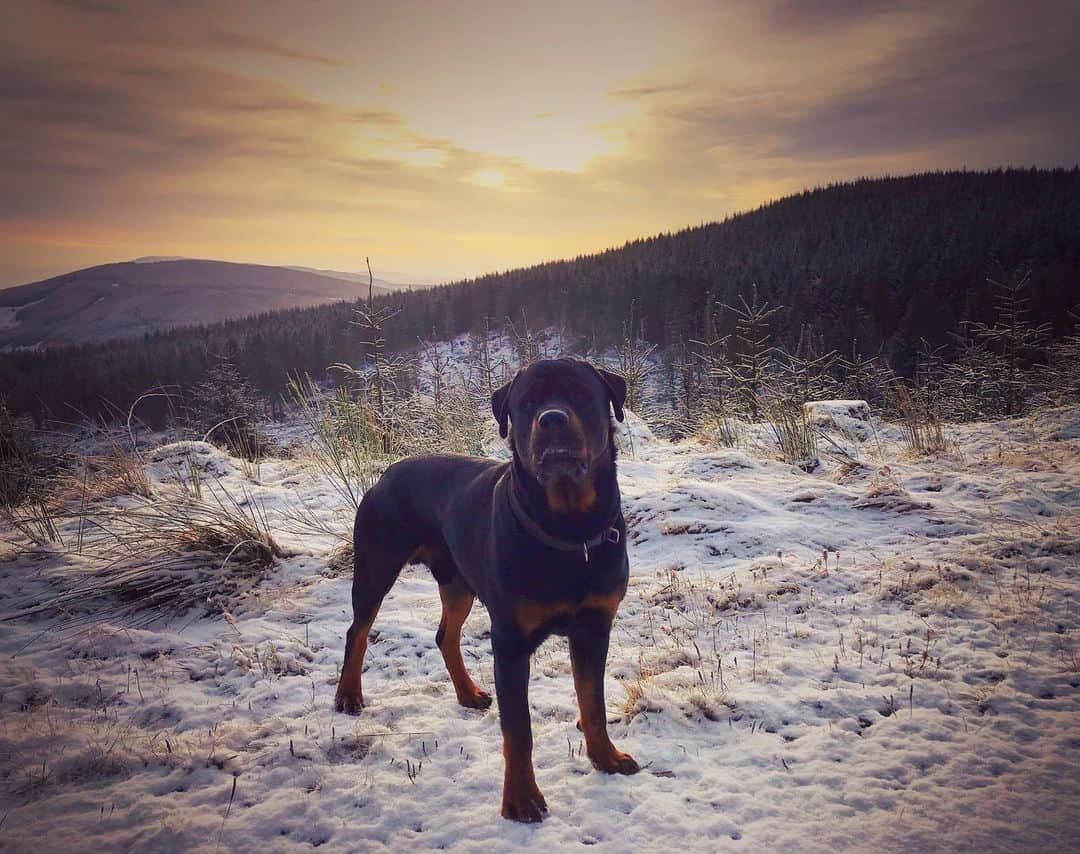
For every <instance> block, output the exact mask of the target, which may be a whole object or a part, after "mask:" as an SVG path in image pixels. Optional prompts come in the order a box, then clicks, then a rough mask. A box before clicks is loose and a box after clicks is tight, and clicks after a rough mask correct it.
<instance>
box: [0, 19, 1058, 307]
mask: <svg viewBox="0 0 1080 854" xmlns="http://www.w3.org/2000/svg"><path fill="white" fill-rule="evenodd" d="M4 5H5V9H4V18H5V24H4V27H3V28H0V116H2V117H3V121H2V124H0V127H2V129H3V130H2V132H0V185H2V187H3V192H2V193H0V287H4V286H9V285H16V284H22V283H25V282H29V281H34V280H37V279H41V278H45V277H47V276H51V275H56V274H58V273H61V272H66V271H68V270H71V269H76V268H80V267H86V266H90V265H93V264H99V263H105V262H109V261H117V260H126V259H130V258H134V257H138V256H142V255H183V256H190V257H199V258H217V259H222V260H230V261H250V262H257V263H266V264H302V265H307V266H312V267H324V268H333V269H339V270H358V269H361V268H362V267H363V259H364V257H365V256H371V258H372V263H373V265H374V267H375V270H376V274H378V273H379V271H380V270H387V271H402V272H408V273H411V274H414V275H416V276H418V277H424V278H434V279H438V280H450V279H456V278H460V277H464V276H472V275H477V274H481V273H485V272H490V271H494V270H502V269H507V268H511V267H518V266H522V265H527V264H531V263H535V262H539V261H543V260H550V259H556V258H563V257H568V256H573V255H578V254H581V253H586V252H592V251H596V250H600V249H604V248H607V247H610V246H617V245H621V244H622V243H624V242H625V241H627V240H631V239H635V238H637V237H642V236H649V235H653V234H656V233H659V232H663V231H671V230H675V229H679V228H683V227H686V226H689V225H696V224H699V223H702V222H708V221H713V220H716V219H721V218H723V217H724V216H726V215H728V214H731V213H737V212H739V211H743V210H747V209H752V208H755V207H757V206H758V205H760V204H762V203H764V202H767V201H770V200H772V199H776V198H779V197H782V196H784V195H787V194H789V193H792V192H797V191H799V190H802V189H804V188H807V187H813V186H819V185H822V184H827V183H831V182H834V181H840V180H847V179H852V178H856V177H860V176H864V175H871V176H877V175H887V174H893V175H896V174H904V173H910V172H916V171H923V170H927V169H951V168H988V167H995V166H1007V165H1016V166H1030V165H1038V166H1072V165H1075V164H1077V163H1078V162H1080V97H1077V94H1076V93H1077V92H1078V91H1080V63H1078V62H1077V61H1076V53H1077V49H1078V46H1080V15H1077V14H1075V5H1074V4H1072V3H1069V2H1056V3H1052V2H1040V0H1028V1H1027V2H1023V3H1020V2H1013V0H1008V2H999V1H998V0H991V2H982V0H956V2H952V1H951V0H950V2H942V0H938V2H922V0H895V2H883V0H869V2H862V3H856V2H849V0H822V1H821V2H811V0H754V2H749V0H733V2H709V3H706V2H694V1H693V0H688V2H680V0H665V2H655V3H653V2H647V0H635V2H607V0H597V2H592V1H591V0H577V2H561V0H553V1H552V2H545V3H517V2H501V3H487V2H465V3H451V2H412V0H394V2H386V3H378V2H356V0H351V2H344V0H341V2H339V0H308V2H276V0H263V2H247V3H241V2H202V0H169V2H164V1H163V2H157V0H140V2H130V3H129V2H123V0H48V2H35V1H34V0H21V2H12V3H5V4H4ZM1070 6H1072V12H1071V13H1070V11H1069V7H1070Z"/></svg>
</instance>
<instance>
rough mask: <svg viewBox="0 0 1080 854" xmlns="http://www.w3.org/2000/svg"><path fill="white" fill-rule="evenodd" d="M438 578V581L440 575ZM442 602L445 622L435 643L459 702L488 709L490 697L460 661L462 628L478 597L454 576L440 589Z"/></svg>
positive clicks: (460, 579) (440, 586) (471, 706)
mask: <svg viewBox="0 0 1080 854" xmlns="http://www.w3.org/2000/svg"><path fill="white" fill-rule="evenodd" d="M433 569H434V568H433ZM443 577H445V575H444V576H443ZM436 578H437V579H438V578H439V574H438V573H436ZM439 598H440V599H442V620H441V621H440V622H439V630H438V632H436V633H435V643H436V645H437V646H438V647H439V651H440V652H441V653H442V656H443V661H445V662H446V669H447V671H449V673H450V679H451V681H452V682H453V683H454V692H455V693H456V694H457V699H458V702H459V703H460V704H461V705H463V706H465V707H467V708H470V709H486V708H487V707H488V706H490V705H491V695H490V694H489V693H487V692H486V691H481V690H480V689H479V688H478V687H476V683H475V682H473V680H472V677H471V676H469V673H468V671H467V670H466V669H465V660H464V659H463V658H462V657H461V627H462V626H463V625H464V624H465V619H466V618H467V617H468V616H469V612H470V611H471V610H472V606H473V600H474V599H475V598H476V597H475V595H474V594H473V592H472V590H470V589H469V587H468V585H466V584H465V582H464V581H463V580H462V578H461V576H460V575H457V574H456V573H455V574H454V576H453V578H452V580H450V581H448V582H446V583H442V584H440V585H439Z"/></svg>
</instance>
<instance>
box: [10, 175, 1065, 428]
mask: <svg viewBox="0 0 1080 854" xmlns="http://www.w3.org/2000/svg"><path fill="white" fill-rule="evenodd" d="M178 263H182V262H178ZM1018 266H1023V267H1024V269H1027V270H1030V272H1031V278H1030V285H1029V286H1028V288H1027V290H1026V292H1025V298H1026V299H1027V301H1028V305H1029V307H1030V309H1031V317H1030V319H1031V321H1032V322H1033V323H1036V324H1038V323H1047V324H1049V327H1050V329H1051V331H1052V333H1053V334H1055V335H1058V336H1061V335H1065V334H1068V333H1069V332H1070V331H1071V330H1072V324H1073V319H1072V317H1071V316H1070V311H1074V310H1075V309H1076V307H1077V306H1078V305H1080V169H1076V168H1073V169H1056V170H1039V169H1028V170H1016V169H1011V170H997V171H993V172H948V173H928V174H923V175H913V176H909V177H903V178H882V179H866V180H860V181H855V182H852V183H846V184H838V185H834V186H830V187H825V188H820V189H815V190H810V191H807V192H804V193H800V194H798V195H795V196H791V197H788V198H785V199H781V200H779V201H776V202H773V203H770V204H767V205H764V206H762V207H761V208H759V209H758V210H755V211H751V212H749V213H745V214H740V215H738V216H733V217H730V218H728V219H726V220H724V221H723V222H717V223H712V224H709V225H703V226H698V227H695V228H689V229H686V230H685V231H681V232H678V233H675V234H665V235H660V236H657V237H653V238H650V239H647V240H638V241H634V242H631V243H628V244H626V245H625V246H623V247H621V248H618V249H612V250H608V251H606V252H602V253H599V254H596V255H589V256H583V257H580V258H576V259H573V260H567V261H558V262H551V263H547V264H541V265H537V266H534V267H529V268H525V269H521V270H512V271H508V272H505V273H499V274H493V275H489V276H484V277H481V278H478V279H474V280H471V281H465V282H459V283H456V284H450V285H443V286H439V287H435V288H428V289H424V290H410V291H402V292H395V293H391V294H387V295H385V296H384V297H382V299H383V300H384V301H385V302H386V303H387V305H388V307H392V308H393V309H395V310H396V313H394V315H393V318H392V319H391V320H390V321H389V322H388V323H387V324H386V326H385V329H384V335H385V339H386V344H387V347H388V349H389V350H391V351H394V350H404V349H407V348H410V347H414V346H415V345H416V342H417V338H418V337H420V336H423V337H424V338H427V339H449V338H451V337H453V336H455V335H459V334H461V333H464V332H468V331H475V330H479V329H482V328H483V327H484V326H485V324H490V325H491V326H500V325H501V324H503V323H504V322H505V321H506V319H507V318H512V319H513V320H514V321H515V323H518V324H520V323H521V321H522V319H523V318H524V319H525V320H526V321H527V323H528V325H529V326H530V327H532V328H533V329H539V328H545V327H549V326H553V327H558V328H560V329H562V330H563V331H564V332H565V333H566V334H567V335H568V336H569V337H570V338H574V339H577V341H578V342H579V343H581V345H582V346H583V347H585V348H588V347H594V348H604V347H608V346H610V345H612V344H614V343H616V342H618V341H620V340H621V339H622V337H623V335H624V331H625V324H626V322H627V321H628V319H630V318H631V317H633V318H634V320H635V331H636V332H640V333H641V334H643V336H644V337H645V338H646V339H648V340H649V341H650V342H652V343H654V344H656V345H658V346H659V347H661V348H664V347H669V346H671V347H675V348H683V349H684V350H690V349H692V348H693V347H694V346H696V345H694V344H693V342H695V341H703V340H719V339H722V337H723V336H724V335H727V334H729V333H731V332H732V330H733V326H734V319H733V312H732V311H731V310H730V309H727V308H725V306H731V305H737V304H738V303H739V299H740V298H742V297H746V298H748V299H749V294H750V292H751V287H752V286H753V285H755V284H756V285H757V286H758V292H759V294H760V296H761V298H762V299H764V300H766V301H768V302H769V303H771V304H773V305H777V306H781V307H782V308H781V310H780V311H778V312H777V313H776V314H775V315H773V316H772V317H771V319H770V321H769V323H770V327H771V328H770V332H771V334H772V340H773V341H775V342H776V343H778V344H782V345H786V346H789V347H792V346H794V342H795V341H796V340H798V339H799V337H800V335H802V334H803V333H805V332H809V333H810V338H812V340H813V341H814V342H815V345H816V346H817V347H818V348H822V349H836V350H838V351H839V352H841V353H845V354H851V353H852V351H853V350H858V351H859V352H860V353H862V354H865V355H878V354H880V355H881V356H882V358H883V359H886V360H887V361H888V362H889V363H890V365H891V366H892V367H893V368H894V369H895V370H896V371H898V372H900V373H902V374H910V373H911V372H912V371H913V366H914V361H915V353H916V351H917V349H918V348H919V347H920V346H921V343H920V342H922V341H923V340H926V341H927V342H929V343H930V344H931V345H935V346H936V345H947V346H953V345H954V344H955V338H954V337H953V333H957V332H960V331H961V330H962V329H963V324H964V323H965V322H969V321H985V322H991V321H992V320H993V317H994V311H995V309H994V291H993V288H992V287H991V286H990V285H989V284H988V277H999V278H1000V277H1001V276H1003V275H1007V274H1008V271H1011V270H1013V269H1014V268H1016V267H1018ZM316 278H317V277H316ZM334 287H340V283H337V284H335V286H334ZM260 308H264V309H269V308H271V306H270V305H269V304H263V305H261V306H260ZM248 310H249V311H250V310H252V309H251V308H249V309H248ZM255 310H258V309H255ZM235 313H236V314H240V313H243V312H241V311H237V312H235ZM352 319H353V318H352V312H351V306H350V305H348V304H346V303H337V304H332V305H323V306H316V307H313V308H306V309H292V310H289V311H284V312H273V313H266V314H263V315H261V316H259V317H251V318H245V319H242V320H232V321H227V322H224V323H220V324H215V325H212V326H205V327H198V328H184V329H175V330H172V331H168V332H164V333H160V334H157V335H154V336H151V337H149V338H147V339H145V340H139V341H118V342H112V343H109V344H103V345H97V344H95V345H89V346H85V347H79V348H62V349H54V350H51V351H49V352H47V353H32V352H20V353H9V354H7V355H2V354H0V387H4V388H7V389H9V392H8V398H9V403H10V405H11V406H12V407H13V408H14V409H16V410H18V411H33V412H36V413H38V414H45V413H49V412H59V411H61V410H64V409H68V408H70V406H77V407H78V408H79V409H80V410H81V411H83V412H95V411H100V406H101V405H100V400H101V399H102V398H108V399H110V400H112V401H114V402H116V403H118V404H123V403H124V402H126V401H130V400H133V399H134V398H135V397H136V396H138V395H139V394H140V393H142V392H143V391H145V390H146V389H147V388H150V387H151V386H156V385H166V386H171V387H177V388H180V389H184V388H190V387H191V386H192V385H194V384H195V383H197V382H199V381H200V380H201V379H202V378H203V376H204V374H205V371H206V370H207V367H208V366H209V365H211V364H213V363H214V354H218V353H223V352H226V350H228V351H229V352H230V353H231V354H232V357H233V360H234V361H235V362H236V364H237V365H238V367H239V368H240V369H241V371H243V372H244V373H245V374H246V375H247V377H248V378H249V379H250V380H251V381H252V383H253V384H254V385H255V386H256V387H257V388H258V389H260V390H261V391H262V392H264V393H265V394H267V395H269V396H275V397H276V396H277V395H278V394H280V392H281V390H282V389H283V387H284V384H285V381H286V376H287V374H288V373H290V372H296V371H300V372H308V373H312V374H315V375H321V374H322V373H323V372H324V371H325V369H326V367H327V366H328V365H330V364H333V363H336V362H347V363H351V364H355V363H356V362H357V361H358V360H359V359H361V358H362V357H363V353H364V347H363V342H362V341H361V340H360V339H359V337H358V333H357V330H356V328H355V326H352V325H351V324H350V320H352ZM187 320H189V321H190V322H193V323H194V322H198V319H197V318H190V317H189V318H187ZM638 324H640V325H638ZM945 356H946V357H948V353H947V352H946V353H945Z"/></svg>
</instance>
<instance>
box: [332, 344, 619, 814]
mask: <svg viewBox="0 0 1080 854" xmlns="http://www.w3.org/2000/svg"><path fill="white" fill-rule="evenodd" d="M625 400H626V383H625V382H624V381H623V379H622V378H621V377H619V376H617V375H615V374H612V373H609V372H607V371H604V370H600V369H597V368H594V367H592V366H591V365H589V364H588V363H586V362H582V361H577V360H573V359H558V360H552V361H542V362H536V363H534V364H532V365H530V366H529V367H527V368H525V369H523V370H522V371H520V372H519V373H518V375H517V376H516V377H515V378H514V380H513V381H512V382H510V383H507V384H506V385H505V386H503V387H502V388H500V389H499V390H498V391H496V392H495V394H494V395H492V398H491V407H492V410H493V411H494V413H495V417H496V418H497V419H498V422H499V432H500V434H501V435H502V436H503V437H505V436H506V435H507V433H508V431H509V432H510V437H511V439H510V441H511V447H512V449H513V461H512V462H509V463H498V462H495V461H493V460H486V459H480V458H477V457H462V456H429V457H415V458H412V459H406V460H402V461H400V462H398V463H395V464H394V465H392V466H391V467H390V468H389V469H387V471H386V474H384V475H383V476H382V479H381V480H380V481H379V482H378V484H376V485H375V486H374V487H373V488H372V489H371V490H370V491H369V492H368V493H367V494H366V495H365V496H364V500H363V501H362V502H361V503H360V509H359V511H358V512H357V514H356V524H355V527H354V529H353V542H354V546H355V558H354V570H353V588H352V599H353V623H352V626H351V627H350V629H349V632H348V635H347V637H346V641H345V664H344V667H343V669H342V673H341V681H340V682H339V683H338V689H337V700H336V702H337V708H338V710H339V711H345V712H348V713H350V714H357V713H358V712H359V711H360V709H361V707H362V706H363V705H364V696H363V692H362V690H361V687H360V681H361V678H360V677H361V673H362V671H363V665H364V653H365V652H366V650H367V641H368V632H369V631H370V629H371V624H372V621H373V620H374V619H375V614H376V613H377V612H378V610H379V605H380V603H381V602H382V599H383V597H384V596H385V595H386V593H387V591H388V590H389V589H390V586H391V585H392V584H393V583H394V580H395V579H396V578H397V576H398V573H399V572H400V571H401V568H402V566H403V565H404V564H405V563H406V562H409V561H421V562H423V563H426V564H427V565H428V566H429V567H430V568H431V571H432V573H433V574H434V576H435V579H436V581H438V583H439V595H440V597H441V598H442V621H441V622H440V623H439V630H438V632H437V634H436V635H435V642H436V644H437V645H438V647H439V649H440V650H441V651H442V654H443V658H444V660H445V661H446V669H447V670H448V671H450V678H451V679H452V680H453V683H454V690H455V692H456V693H457V699H458V702H459V703H461V704H462V705H463V706H469V707H473V708H486V707H488V706H490V705H491V697H490V695H488V694H487V693H485V692H484V691H481V690H480V689H479V688H478V687H477V686H476V684H475V683H474V682H473V680H472V679H471V678H470V676H469V674H468V672H466V670H465V663H464V661H463V660H462V657H461V647H460V641H461V627H462V624H463V623H464V622H465V618H466V617H467V616H468V614H469V611H470V609H471V608H472V605H473V599H474V597H475V596H479V597H480V601H481V602H483V603H484V605H485V606H486V607H487V610H488V613H489V614H490V616H491V647H492V651H493V653H494V656H495V691H496V695H497V697H498V701H499V721H500V725H501V727H502V734H503V756H504V758H505V760H506V767H505V776H504V778H503V796H502V814H503V816H505V817H506V818H511V819H515V820H517V821H540V820H541V818H542V815H541V814H542V813H543V812H546V811H547V804H546V803H545V801H544V796H543V795H542V794H541V793H540V790H539V789H538V788H537V786H536V778H535V776H534V774H533V765H532V725H531V722H530V719H529V697H528V693H529V658H530V655H531V654H532V652H533V651H534V650H535V649H536V648H537V647H538V646H539V645H540V644H541V643H542V642H543V640H544V639H545V638H546V637H548V636H549V635H551V634H561V635H565V636H566V637H567V638H568V640H569V644H570V661H571V666H572V669H573V673H574V688H575V690H576V692H577V698H578V707H579V709H580V712H581V720H580V726H581V729H582V731H583V732H584V734H585V746H586V750H587V752H588V755H589V759H590V760H591V761H592V763H593V765H595V766H596V767H597V768H599V769H600V770H601V771H606V772H608V773H619V774H633V773H634V772H636V771H637V770H638V764H637V763H636V762H635V761H634V760H633V758H631V757H630V756H629V755H627V754H626V753H623V752H621V751H619V750H616V749H615V746H614V745H613V744H612V743H611V739H610V738H608V734H607V719H606V715H605V705H604V667H605V663H606V659H607V651H608V636H609V634H610V632H611V623H612V620H613V619H614V617H615V611H616V609H617V608H618V606H619V602H620V601H622V598H623V595H624V593H625V591H626V583H627V576H628V572H629V567H628V563H627V557H626V542H625V534H626V526H625V523H624V521H623V516H622V511H621V509H620V503H619V485H618V483H617V481H616V478H615V444H614V426H613V424H612V422H611V416H610V412H609V406H611V407H612V408H613V409H614V412H615V417H616V418H618V419H619V420H620V421H621V420H622V419H623V410H622V407H623V403H624V402H625ZM509 425H513V426H512V428H511V427H509Z"/></svg>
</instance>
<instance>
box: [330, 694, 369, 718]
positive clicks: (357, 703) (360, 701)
mask: <svg viewBox="0 0 1080 854" xmlns="http://www.w3.org/2000/svg"><path fill="white" fill-rule="evenodd" d="M363 708H364V698H363V696H362V695H353V694H338V695H337V696H336V697H334V709H335V710H336V711H338V712H343V713H344V714H346V715H358V714H360V710H361V709H363Z"/></svg>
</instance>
